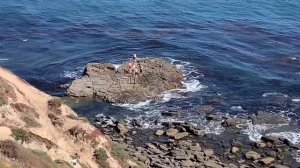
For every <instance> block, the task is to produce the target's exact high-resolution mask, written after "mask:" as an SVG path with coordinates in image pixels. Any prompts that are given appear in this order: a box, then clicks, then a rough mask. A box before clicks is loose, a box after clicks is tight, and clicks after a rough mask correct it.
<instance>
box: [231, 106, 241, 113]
mask: <svg viewBox="0 0 300 168" xmlns="http://www.w3.org/2000/svg"><path fill="white" fill-rule="evenodd" d="M230 110H232V111H240V112H242V111H245V110H244V109H243V107H242V106H231V107H230Z"/></svg>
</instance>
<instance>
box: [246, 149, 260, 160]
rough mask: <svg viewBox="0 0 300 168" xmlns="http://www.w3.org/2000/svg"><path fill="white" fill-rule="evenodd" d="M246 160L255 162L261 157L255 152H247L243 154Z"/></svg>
mask: <svg viewBox="0 0 300 168" xmlns="http://www.w3.org/2000/svg"><path fill="white" fill-rule="evenodd" d="M245 156H246V158H247V159H249V160H257V159H260V158H261V156H260V154H258V153H257V152H254V151H249V152H247V153H246V154H245Z"/></svg>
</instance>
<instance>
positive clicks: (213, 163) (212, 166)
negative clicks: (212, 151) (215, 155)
mask: <svg viewBox="0 0 300 168" xmlns="http://www.w3.org/2000/svg"><path fill="white" fill-rule="evenodd" d="M204 165H205V166H206V167H208V168H222V167H223V166H221V165H219V164H217V162H216V161H214V160H207V161H205V162H204Z"/></svg>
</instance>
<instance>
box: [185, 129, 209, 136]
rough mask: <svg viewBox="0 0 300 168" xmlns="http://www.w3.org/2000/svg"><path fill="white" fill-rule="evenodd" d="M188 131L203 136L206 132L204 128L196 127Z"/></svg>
mask: <svg viewBox="0 0 300 168" xmlns="http://www.w3.org/2000/svg"><path fill="white" fill-rule="evenodd" d="M188 131H189V133H190V134H192V135H196V136H203V135H204V134H205V131H204V130H200V129H195V128H190V129H189V130H188Z"/></svg>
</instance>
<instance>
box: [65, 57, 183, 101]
mask: <svg viewBox="0 0 300 168" xmlns="http://www.w3.org/2000/svg"><path fill="white" fill-rule="evenodd" d="M136 64H137V69H138V72H137V74H136V75H134V74H132V73H129V70H128V65H129V62H124V63H123V64H122V65H120V66H119V67H116V66H114V65H112V64H102V63H90V64H88V65H87V67H86V68H85V70H84V72H83V75H82V77H81V78H79V79H76V80H74V81H73V82H72V84H71V85H70V87H69V88H68V89H67V92H66V94H67V95H68V96H72V97H86V98H96V99H100V100H102V101H105V102H109V103H137V102H140V101H146V100H153V99H158V98H159V95H160V94H162V93H163V92H165V91H168V90H172V89H178V88H182V87H183V85H182V82H181V81H182V78H183V74H182V72H181V70H179V69H177V67H176V66H175V65H173V64H171V63H168V62H167V61H165V60H163V59H150V58H146V59H139V60H137V62H136Z"/></svg>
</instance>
